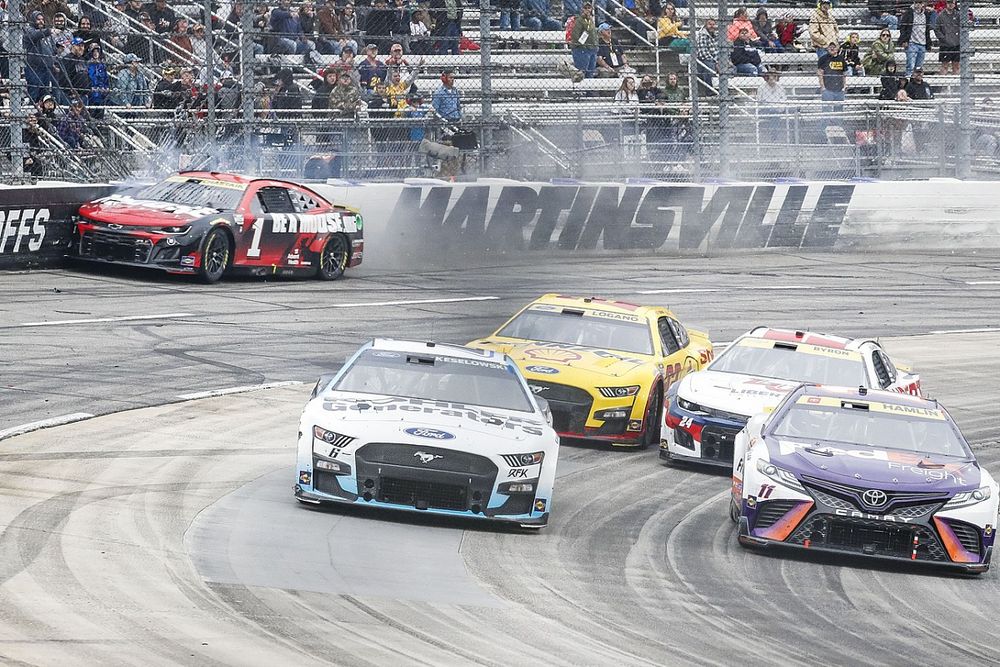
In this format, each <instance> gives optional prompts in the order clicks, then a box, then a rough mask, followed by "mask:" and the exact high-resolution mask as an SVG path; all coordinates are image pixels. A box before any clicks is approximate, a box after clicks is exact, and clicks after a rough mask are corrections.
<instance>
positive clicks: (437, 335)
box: [0, 251, 1000, 665]
mask: <svg viewBox="0 0 1000 667" xmlns="http://www.w3.org/2000/svg"><path fill="white" fill-rule="evenodd" d="M501 264H503V265H501ZM651 290H656V291H659V292H660V293H659V294H643V293H642V292H648V291H651ZM546 291H558V292H567V293H577V294H595V295H604V296H613V297H619V298H623V299H629V300H633V301H649V302H653V301H656V302H659V303H666V304H668V305H670V306H671V307H672V308H673V309H674V310H675V312H676V313H677V314H678V315H679V317H680V318H681V319H682V321H683V322H685V323H686V324H687V325H688V326H691V327H697V328H706V329H708V330H709V331H710V332H711V334H712V337H713V340H716V341H728V340H731V339H732V338H733V337H734V336H735V335H737V334H739V333H740V332H742V331H744V330H746V329H747V328H749V327H751V326H753V325H755V324H764V323H767V324H773V325H780V326H791V327H809V328H811V329H814V330H826V331H829V332H835V333H844V334H848V335H872V336H881V337H883V339H884V340H885V342H886V345H887V347H888V349H889V350H890V352H891V353H892V354H893V355H894V356H895V357H896V358H898V359H903V360H906V361H909V362H912V363H913V364H914V365H915V366H916V367H917V370H919V372H920V373H921V376H922V377H923V380H924V386H925V389H926V390H927V391H928V392H929V393H930V394H931V395H933V396H935V397H937V398H939V399H941V400H942V401H943V402H944V403H945V404H946V405H947V406H949V407H950V408H951V411H952V413H953V415H954V416H955V417H956V419H958V421H959V423H960V424H961V425H962V427H963V429H964V431H965V433H966V435H967V437H968V438H969V439H970V441H972V442H973V443H974V447H975V449H976V451H977V454H978V456H979V458H980V461H981V462H982V463H983V464H984V466H985V467H987V468H988V469H990V470H991V471H992V472H993V473H994V475H996V474H998V473H1000V416H998V410H997V405H998V404H1000V389H998V388H997V380H996V378H997V377H998V376H1000V354H998V353H997V349H998V344H1000V253H989V252H983V251H980V252H979V253H977V254H974V255H973V254H970V253H968V252H964V253H962V254H951V253H947V254H945V253H941V254H919V255H917V254H893V255H875V254H869V255H862V254H816V255H803V254H794V255H793V254H779V253H767V254H742V255H738V256H728V257H714V258H701V257H685V258H648V257H646V258H644V257H624V256H622V257H611V256H594V257H585V258H577V259H571V258H567V257H555V258H551V257H550V258H546V259H544V260H539V259H538V258H537V257H525V258H523V260H521V261H516V260H507V261H503V262H501V261H500V260H497V261H496V263H495V264H494V265H482V264H479V265H474V266H468V265H466V266H461V267H454V268H449V269H434V270H418V269H410V268H408V269H405V270H400V271H394V270H392V269H391V268H384V267H383V268H379V267H371V266H368V267H362V269H361V270H359V271H356V272H354V273H353V274H351V275H350V277H349V278H348V279H346V280H343V281H341V282H338V283H334V284H324V283H318V282H312V281H305V282H303V281H297V282H296V281H270V282H262V281H257V280H246V281H227V282H223V283H222V284H220V285H217V286H212V287H204V286H200V285H195V284H192V283H188V282H185V281H177V280H175V279H167V278H164V277H158V276H149V275H146V274H142V273H135V272H121V271H115V272H111V273H110V274H108V273H104V272H98V271H95V270H76V271H53V272H32V273H23V274H4V275H2V276H0V438H2V439H0V528H2V532H0V664H74V665H76V664H187V665H214V664H239V665H250V664H255V665H256V664H259V665H279V664H292V663H293V662H294V663H296V664H345V665H369V664H379V665H389V664H391V665H395V664H430V665H440V664H488V665H510V664H546V665H549V664H551V665H570V664H572V665H592V664H602V665H603V664H619V665H620V664H629V665H631V664H639V665H642V664H647V665H648V664H653V665H664V664H720V665H729V664H734V663H737V662H740V663H746V664H761V665H764V664H817V663H824V664H907V665H911V664H954V663H957V662H958V661H963V662H976V663H993V662H996V661H997V658H996V655H997V653H996V648H997V641H996V627H997V624H998V622H1000V610H998V609H997V600H998V599H1000V590H998V588H1000V585H998V582H1000V573H998V572H991V573H989V574H987V575H985V576H982V577H978V578H966V577H960V576H954V575H951V574H949V573H946V572H941V571H939V570H927V569H914V568H911V567H905V566H903V567H900V566H895V565H892V566H885V565H873V564H871V563H869V562H863V561H856V560H850V559H839V558H823V557H816V556H814V555H809V556H808V557H788V556H781V557H779V556H777V555H769V554H758V553H752V552H748V551H745V550H743V549H741V548H740V547H739V546H738V545H737V543H736V540H735V536H734V531H733V528H732V524H731V523H730V522H729V521H728V519H727V516H726V508H727V505H726V502H727V501H726V493H727V490H728V478H727V476H726V475H724V474H722V475H720V474H713V473H711V472H705V471H702V470H697V469H672V468H666V467H663V466H661V465H660V464H659V463H658V462H657V459H656V452H655V451H652V450H650V451H647V452H641V453H630V452H625V451H617V450H609V449H606V448H602V447H580V446H564V447H563V448H562V451H561V458H560V463H559V473H558V480H557V487H556V494H555V496H554V506H553V510H554V514H553V517H552V522H551V524H550V525H549V527H548V528H546V529H545V530H543V531H540V532H537V533H533V532H521V531H513V530H505V529H501V528H496V527H492V526H489V525H484V524H483V523H480V522H474V521H453V520H442V519H435V518H434V517H430V516H426V515H415V516H411V515H406V516H398V515H395V514H391V513H384V512H382V513H379V512H373V511H364V510H363V509H360V510H355V509H352V508H347V509H339V510H332V511H313V510H309V509H307V508H304V507H300V506H298V504H297V503H295V501H294V500H293V499H292V497H291V485H292V483H293V477H294V472H293V460H294V436H295V430H296V422H297V418H298V415H299V412H300V411H301V407H302V405H303V403H304V401H305V399H306V397H307V395H308V392H309V389H310V385H311V383H312V382H313V381H314V380H315V377H316V376H317V375H319V374H320V373H321V372H324V371H329V370H332V369H335V368H336V367H337V366H338V365H339V363H340V362H342V361H343V359H344V358H345V356H346V355H347V353H348V352H349V351H351V350H352V349H354V348H355V347H356V346H357V345H358V344H359V343H360V342H361V341H363V340H364V339H366V338H370V337H372V336H376V335H378V336H383V335H384V336H397V337H411V338H433V339H437V340H442V341H450V342H464V341H466V340H468V339H471V338H473V337H477V336H479V335H482V334H484V333H488V332H489V331H491V330H492V329H493V328H495V327H496V326H497V325H498V324H500V323H501V322H502V321H503V320H504V319H505V317H506V316H507V315H508V314H510V313H511V312H513V311H514V310H515V309H516V308H517V307H519V306H520V305H521V304H523V303H524V302H526V301H528V300H530V299H531V298H533V297H534V296H536V295H537V294H539V293H542V292H546ZM457 299H463V300H462V301H456V300H457ZM464 299H479V300H475V301H473V300H464ZM415 302H419V303H415ZM136 318H148V319H136ZM95 320H97V321H95ZM282 382H301V383H302V384H288V385H284V386H277V387H274V388H270V389H261V390H256V391H251V392H247V393H239V394H231V395H220V396H214V397H208V398H201V399H197V400H182V399H181V398H179V397H180V396H190V395H191V394H197V393H198V392H210V391H213V390H225V389H229V388H233V387H243V386H251V385H256V384H260V383H282ZM85 414H95V415H100V416H98V417H96V418H92V419H86V420H84V421H78V422H75V423H71V424H67V425H62V426H55V427H51V428H45V429H41V430H35V431H33V432H29V433H26V434H21V435H11V434H12V433H15V432H17V431H19V430H22V429H20V428H18V427H20V426H23V425H25V424H30V423H34V422H39V421H43V420H53V421H55V422H58V421H61V420H62V418H66V416H67V415H76V416H82V415H85ZM5 436H7V437H5Z"/></svg>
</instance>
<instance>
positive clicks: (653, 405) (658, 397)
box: [639, 385, 663, 449]
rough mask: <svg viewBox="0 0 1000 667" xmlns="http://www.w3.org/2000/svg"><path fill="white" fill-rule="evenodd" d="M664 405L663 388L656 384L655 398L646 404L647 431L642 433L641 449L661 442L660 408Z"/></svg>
mask: <svg viewBox="0 0 1000 667" xmlns="http://www.w3.org/2000/svg"><path fill="white" fill-rule="evenodd" d="M662 407H663V389H662V387H660V385H656V387H655V388H654V389H653V400H651V401H650V402H649V405H647V406H646V415H645V416H644V417H643V419H644V420H645V422H646V432H645V433H643V434H642V439H641V440H640V441H639V449H648V448H649V446H650V445H657V446H659V444H660V417H661V415H660V410H661V409H662Z"/></svg>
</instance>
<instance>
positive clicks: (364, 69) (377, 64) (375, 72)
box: [358, 44, 389, 90]
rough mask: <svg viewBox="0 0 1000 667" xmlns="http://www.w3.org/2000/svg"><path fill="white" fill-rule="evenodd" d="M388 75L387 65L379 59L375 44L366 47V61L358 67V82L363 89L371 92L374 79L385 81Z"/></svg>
mask: <svg viewBox="0 0 1000 667" xmlns="http://www.w3.org/2000/svg"><path fill="white" fill-rule="evenodd" d="M388 74H389V70H388V68H386V66H385V63H383V62H382V61H381V60H379V59H378V47H377V46H376V45H374V44H369V45H368V46H366V47H365V59H364V60H362V61H361V64H359V65H358V80H359V82H360V84H361V87H362V88H363V89H365V90H371V89H372V79H373V78H377V79H378V80H379V81H383V80H385V77H386V76H387V75H388Z"/></svg>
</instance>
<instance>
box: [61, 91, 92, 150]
mask: <svg viewBox="0 0 1000 667" xmlns="http://www.w3.org/2000/svg"><path fill="white" fill-rule="evenodd" d="M87 120H88V119H87V116H86V109H85V108H84V105H83V100H81V99H80V98H79V97H74V98H73V99H72V100H70V103H69V110H68V111H67V112H66V113H65V114H63V117H62V118H61V119H60V120H59V128H58V133H59V138H60V139H62V142H63V143H64V144H66V147H67V148H71V149H74V150H76V149H78V148H81V147H83V146H84V145H85V139H84V136H85V135H86V134H87Z"/></svg>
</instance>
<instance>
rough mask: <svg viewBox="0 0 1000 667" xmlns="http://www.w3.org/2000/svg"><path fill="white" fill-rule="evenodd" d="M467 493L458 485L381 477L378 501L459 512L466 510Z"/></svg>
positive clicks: (465, 489) (464, 488)
mask: <svg viewBox="0 0 1000 667" xmlns="http://www.w3.org/2000/svg"><path fill="white" fill-rule="evenodd" d="M467 491H468V489H467V488H466V487H464V486H460V485H458V484H438V483H436V482H426V481H419V480H414V479H397V478H394V477H383V478H382V479H381V480H380V483H379V492H378V500H380V501H381V502H384V503H393V504H396V505H413V506H415V507H426V508H427V509H443V510H459V511H461V510H465V509H468V500H467V497H466V493H467Z"/></svg>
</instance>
